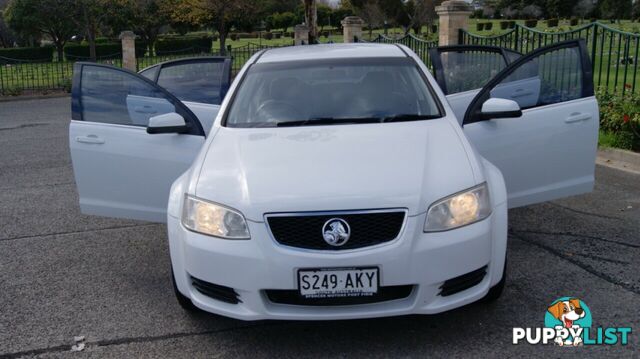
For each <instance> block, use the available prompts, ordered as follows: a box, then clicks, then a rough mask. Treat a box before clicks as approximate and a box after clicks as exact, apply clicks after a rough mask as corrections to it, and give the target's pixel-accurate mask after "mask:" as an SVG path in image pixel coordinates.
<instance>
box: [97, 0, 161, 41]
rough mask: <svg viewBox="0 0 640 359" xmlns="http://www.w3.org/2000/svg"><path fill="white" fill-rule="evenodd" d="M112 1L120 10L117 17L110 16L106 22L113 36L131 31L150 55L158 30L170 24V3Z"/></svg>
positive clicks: (151, 0) (139, 0) (158, 1)
mask: <svg viewBox="0 0 640 359" xmlns="http://www.w3.org/2000/svg"><path fill="white" fill-rule="evenodd" d="M112 1H113V4H116V5H118V6H117V7H118V8H119V9H121V10H120V11H119V13H118V14H117V15H118V16H110V17H109V19H108V20H107V21H108V23H109V25H110V27H111V28H112V30H114V32H115V34H114V35H116V34H119V33H120V31H122V30H133V31H134V32H135V33H136V34H138V35H139V36H140V38H141V40H142V41H143V42H144V44H145V45H146V46H147V49H148V50H149V53H151V52H152V50H153V46H154V45H155V43H156V41H157V39H158V35H160V30H161V29H162V27H164V26H166V25H168V24H169V23H170V22H171V17H170V14H171V2H169V1H166V0H112ZM114 15H116V14H114Z"/></svg>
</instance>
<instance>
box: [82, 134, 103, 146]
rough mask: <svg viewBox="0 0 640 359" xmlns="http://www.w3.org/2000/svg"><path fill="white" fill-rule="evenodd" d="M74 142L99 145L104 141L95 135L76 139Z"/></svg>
mask: <svg viewBox="0 0 640 359" xmlns="http://www.w3.org/2000/svg"><path fill="white" fill-rule="evenodd" d="M76 142H80V143H91V144H96V145H101V144H103V143H104V140H103V139H102V138H100V137H98V136H96V135H89V136H78V137H76Z"/></svg>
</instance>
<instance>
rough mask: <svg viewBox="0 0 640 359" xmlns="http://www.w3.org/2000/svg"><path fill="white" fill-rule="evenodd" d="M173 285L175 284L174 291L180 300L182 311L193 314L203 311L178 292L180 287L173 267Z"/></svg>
mask: <svg viewBox="0 0 640 359" xmlns="http://www.w3.org/2000/svg"><path fill="white" fill-rule="evenodd" d="M171 283H172V284H173V291H174V293H175V294H176V299H177V300H178V304H180V306H181V307H182V309H184V310H186V311H188V312H192V313H196V312H200V311H202V310H201V309H200V308H198V307H196V306H195V305H193V302H192V301H191V299H189V297H187V296H185V295H184V294H182V293H180V291H179V290H178V286H177V285H176V278H175V275H174V274H173V267H172V268H171Z"/></svg>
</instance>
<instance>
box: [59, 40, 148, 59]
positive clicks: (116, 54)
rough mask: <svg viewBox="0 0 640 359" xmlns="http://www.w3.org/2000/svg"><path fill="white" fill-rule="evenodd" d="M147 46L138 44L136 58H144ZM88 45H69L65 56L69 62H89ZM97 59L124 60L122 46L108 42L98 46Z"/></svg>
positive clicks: (65, 49)
mask: <svg viewBox="0 0 640 359" xmlns="http://www.w3.org/2000/svg"><path fill="white" fill-rule="evenodd" d="M145 51H146V48H145V44H143V43H142V42H140V41H138V42H136V57H141V56H144V53H145ZM89 54H90V51H89V45H88V44H69V45H67V46H65V47H64V56H65V57H66V59H67V60H68V61H76V60H87V59H89V58H90V55H89ZM96 57H97V58H98V59H101V60H107V59H119V58H122V44H121V43H119V42H107V43H97V44H96Z"/></svg>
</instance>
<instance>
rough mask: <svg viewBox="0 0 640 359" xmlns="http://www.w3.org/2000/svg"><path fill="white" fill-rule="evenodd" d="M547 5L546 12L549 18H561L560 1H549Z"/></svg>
mask: <svg viewBox="0 0 640 359" xmlns="http://www.w3.org/2000/svg"><path fill="white" fill-rule="evenodd" d="M565 1H566V0H565ZM545 5H546V7H545V10H546V11H547V15H548V16H549V17H552V18H553V17H555V18H558V17H560V0H547V1H546V4H545Z"/></svg>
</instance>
